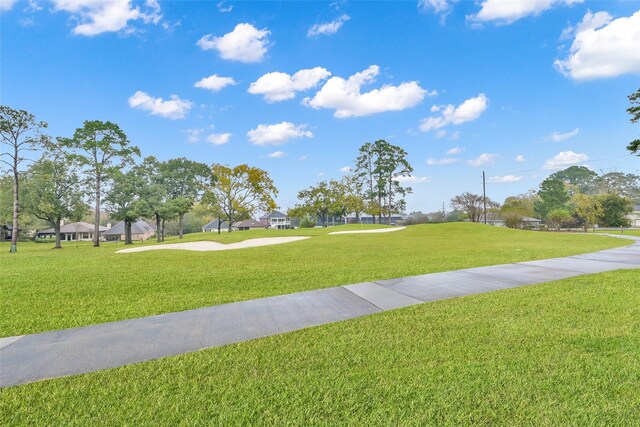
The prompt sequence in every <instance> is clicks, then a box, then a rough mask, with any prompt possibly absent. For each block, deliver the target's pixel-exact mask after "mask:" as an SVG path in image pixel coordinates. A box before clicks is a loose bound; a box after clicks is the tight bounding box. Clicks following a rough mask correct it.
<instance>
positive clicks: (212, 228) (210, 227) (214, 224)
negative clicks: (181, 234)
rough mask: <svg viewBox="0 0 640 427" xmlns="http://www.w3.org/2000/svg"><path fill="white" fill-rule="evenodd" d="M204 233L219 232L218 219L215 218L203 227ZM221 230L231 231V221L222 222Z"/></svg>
mask: <svg viewBox="0 0 640 427" xmlns="http://www.w3.org/2000/svg"><path fill="white" fill-rule="evenodd" d="M202 231H203V232H204V233H212V232H216V233H217V232H218V220H217V219H214V220H213V221H211V222H210V223H209V224H207V225H205V226H204V227H202ZM220 231H229V223H228V222H227V221H221V222H220Z"/></svg>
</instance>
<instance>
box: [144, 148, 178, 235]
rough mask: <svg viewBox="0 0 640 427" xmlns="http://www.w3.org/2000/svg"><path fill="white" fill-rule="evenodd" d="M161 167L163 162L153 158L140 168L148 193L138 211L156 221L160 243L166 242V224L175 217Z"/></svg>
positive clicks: (149, 157) (145, 194)
mask: <svg viewBox="0 0 640 427" xmlns="http://www.w3.org/2000/svg"><path fill="white" fill-rule="evenodd" d="M161 167H162V166H161V162H160V161H159V160H158V159H156V158H155V157H153V156H148V157H145V158H144V160H143V161H142V164H140V166H139V172H140V176H141V177H142V179H143V180H144V185H145V188H146V191H145V192H144V194H142V202H143V203H142V204H141V206H140V207H139V208H138V210H139V211H144V213H143V214H142V216H144V217H147V218H153V219H154V221H155V223H156V240H157V241H158V242H162V241H164V229H165V227H164V225H165V222H166V221H167V220H169V219H171V218H173V217H174V216H175V212H174V209H173V206H172V205H171V204H170V201H169V197H168V195H167V188H166V187H165V185H164V177H163V176H162V174H161V172H160V169H161Z"/></svg>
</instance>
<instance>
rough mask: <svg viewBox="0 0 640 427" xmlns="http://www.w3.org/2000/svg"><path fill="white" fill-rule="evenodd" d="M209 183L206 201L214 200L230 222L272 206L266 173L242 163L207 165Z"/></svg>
mask: <svg viewBox="0 0 640 427" xmlns="http://www.w3.org/2000/svg"><path fill="white" fill-rule="evenodd" d="M211 177H212V178H211V180H212V181H211V185H210V186H209V188H208V189H207V192H206V193H207V197H206V199H205V200H208V201H209V203H215V205H217V206H218V207H219V208H220V210H221V212H222V213H223V214H224V216H225V219H226V220H227V221H228V223H229V231H231V225H232V224H233V222H234V221H236V220H237V218H238V217H239V216H240V215H252V214H253V213H254V212H256V211H258V210H260V211H269V210H273V209H275V208H276V202H275V201H274V198H275V197H276V195H277V194H278V190H277V189H276V186H275V184H274V183H273V180H272V179H271V177H270V176H269V174H268V173H267V172H266V171H264V170H262V169H259V168H256V167H251V166H249V165H246V164H242V165H238V166H235V167H233V168H231V167H229V166H225V165H221V164H216V165H214V166H213V167H212V168H211Z"/></svg>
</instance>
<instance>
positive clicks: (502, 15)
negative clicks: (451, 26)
mask: <svg viewBox="0 0 640 427" xmlns="http://www.w3.org/2000/svg"><path fill="white" fill-rule="evenodd" d="M583 1H584V0H484V1H483V2H482V4H481V5H480V11H479V12H478V13H477V14H475V15H470V16H467V19H469V20H471V21H475V22H488V21H497V22H498V23H500V24H511V23H512V22H515V21H517V20H519V19H522V18H524V17H526V16H529V15H534V16H537V15H540V14H541V13H542V12H544V11H546V10H549V9H551V8H552V7H554V6H556V5H569V6H571V5H573V4H575V3H582V2H583Z"/></svg>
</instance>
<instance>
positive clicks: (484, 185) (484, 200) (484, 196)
mask: <svg viewBox="0 0 640 427" xmlns="http://www.w3.org/2000/svg"><path fill="white" fill-rule="evenodd" d="M482 206H483V208H482V209H483V211H484V223H485V224H486V223H487V180H486V179H485V176H484V171H482Z"/></svg>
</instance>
